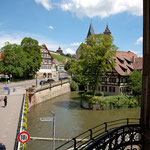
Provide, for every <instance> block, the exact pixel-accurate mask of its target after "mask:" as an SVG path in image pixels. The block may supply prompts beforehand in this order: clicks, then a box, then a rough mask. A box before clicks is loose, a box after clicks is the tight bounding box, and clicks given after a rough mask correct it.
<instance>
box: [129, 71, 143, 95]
mask: <svg viewBox="0 0 150 150" xmlns="http://www.w3.org/2000/svg"><path fill="white" fill-rule="evenodd" d="M128 83H129V89H130V90H131V91H132V93H133V95H134V96H138V95H141V92H142V73H141V72H140V71H137V70H134V71H133V72H132V73H131V75H130V77H129V80H128Z"/></svg>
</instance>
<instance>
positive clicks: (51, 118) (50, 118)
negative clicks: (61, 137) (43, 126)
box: [40, 111, 55, 150]
mask: <svg viewBox="0 0 150 150" xmlns="http://www.w3.org/2000/svg"><path fill="white" fill-rule="evenodd" d="M51 113H52V115H53V117H41V118H40V120H41V121H53V150H55V113H54V112H52V111H51Z"/></svg>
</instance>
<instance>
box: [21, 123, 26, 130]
mask: <svg viewBox="0 0 150 150" xmlns="http://www.w3.org/2000/svg"><path fill="white" fill-rule="evenodd" d="M22 127H23V129H24V130H25V131H26V130H27V123H26V122H24V123H23V124H22Z"/></svg>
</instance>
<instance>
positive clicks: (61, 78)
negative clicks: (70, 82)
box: [59, 77, 68, 80]
mask: <svg viewBox="0 0 150 150" xmlns="http://www.w3.org/2000/svg"><path fill="white" fill-rule="evenodd" d="M64 79H68V77H60V78H59V80H64Z"/></svg>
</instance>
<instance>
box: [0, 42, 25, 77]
mask: <svg viewBox="0 0 150 150" xmlns="http://www.w3.org/2000/svg"><path fill="white" fill-rule="evenodd" d="M2 52H3V57H2V59H3V61H2V62H1V68H2V72H3V73H4V74H7V75H10V74H12V75H13V77H23V75H24V73H25V71H26V64H27V61H26V60H27V59H26V55H25V53H24V51H23V49H22V47H21V46H20V45H17V44H10V43H7V44H6V45H5V46H4V47H2Z"/></svg>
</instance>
